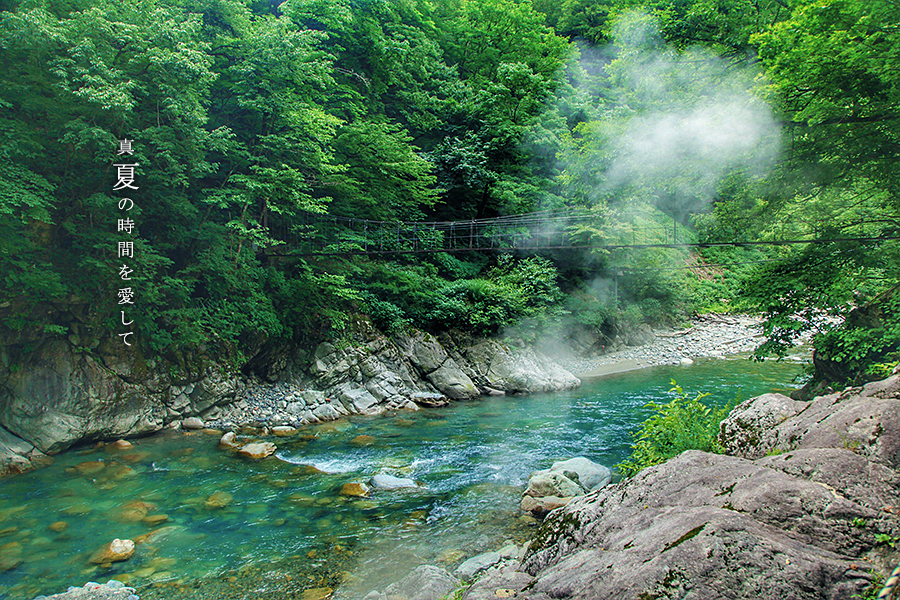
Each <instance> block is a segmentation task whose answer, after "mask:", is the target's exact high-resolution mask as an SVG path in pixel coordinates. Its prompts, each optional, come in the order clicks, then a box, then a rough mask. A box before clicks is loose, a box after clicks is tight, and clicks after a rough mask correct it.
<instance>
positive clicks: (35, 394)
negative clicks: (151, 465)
mask: <svg viewBox="0 0 900 600" xmlns="http://www.w3.org/2000/svg"><path fill="white" fill-rule="evenodd" d="M131 358H132V360H131V361H130V362H129V361H126V360H125V359H124V358H119V357H115V356H105V355H100V354H97V355H94V354H91V353H83V352H76V351H75V349H74V348H73V347H72V346H71V345H70V344H69V343H67V342H66V341H63V340H50V341H46V342H45V343H43V344H42V345H39V346H38V348H37V349H36V350H33V351H31V352H29V353H28V354H27V355H26V354H22V355H18V356H16V357H15V358H13V359H11V361H16V360H17V361H20V363H21V365H22V366H21V367H20V368H17V369H12V368H7V369H6V370H5V371H3V372H0V425H2V427H3V428H5V429H6V430H7V431H8V432H10V433H12V434H13V435H14V436H17V437H18V438H20V439H21V440H24V441H25V442H27V443H28V444H30V445H31V446H32V447H33V448H34V449H36V450H37V451H38V454H34V452H33V451H29V450H27V449H25V448H24V447H22V446H21V444H19V443H18V442H16V443H15V444H14V445H12V446H11V445H10V444H9V442H8V440H7V439H6V438H5V437H4V438H3V439H0V454H7V455H8V453H7V452H6V451H5V450H3V449H4V448H9V449H10V450H12V451H13V453H15V454H17V455H18V456H23V457H25V458H26V459H29V455H30V456H32V457H39V454H40V453H43V454H56V453H58V452H61V451H62V450H65V449H66V448H68V447H69V446H71V445H72V444H74V443H77V442H87V441H94V440H102V439H117V438H121V437H129V436H138V435H142V434H147V433H151V432H154V431H157V430H159V429H162V427H163V426H164V425H165V424H166V423H169V422H172V421H175V420H180V419H181V418H183V417H185V416H189V415H196V414H201V413H203V412H204V411H206V410H208V409H210V408H211V407H213V406H214V405H216V404H227V403H229V402H232V401H233V400H234V399H235V396H236V394H237V393H238V392H239V391H240V390H241V389H243V384H242V383H241V382H240V379H239V378H238V377H236V376H231V375H227V374H225V373H224V372H223V371H222V370H221V369H217V368H215V367H212V366H210V367H204V368H203V370H202V372H196V373H193V374H192V375H186V374H184V373H182V374H181V375H177V376H176V375H168V374H166V375H163V374H162V373H161V372H162V371H164V370H163V369H160V370H159V371H160V372H157V370H156V365H155V364H154V363H153V362H149V363H148V362H144V361H142V360H141V359H139V358H137V357H131ZM20 448H21V449H22V451H21V452H20ZM29 461H30V459H29ZM0 462H5V463H6V464H8V465H9V464H11V463H14V464H13V467H12V468H13V470H15V469H20V466H22V463H21V461H19V460H18V459H15V458H6V459H0ZM7 470H9V468H7Z"/></svg>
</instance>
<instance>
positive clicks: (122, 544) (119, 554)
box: [90, 538, 134, 565]
mask: <svg viewBox="0 0 900 600" xmlns="http://www.w3.org/2000/svg"><path fill="white" fill-rule="evenodd" d="M132 556H134V541H133V540H120V539H118V538H116V539H114V540H113V541H111V542H110V543H108V544H106V545H104V546H101V547H100V548H98V549H97V551H96V552H94V554H92V555H91V558H90V562H92V563H94V564H96V565H102V564H107V563H113V562H121V561H123V560H128V559H129V558H131V557H132Z"/></svg>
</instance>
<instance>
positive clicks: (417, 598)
mask: <svg viewBox="0 0 900 600" xmlns="http://www.w3.org/2000/svg"><path fill="white" fill-rule="evenodd" d="M460 583H461V582H460V581H459V579H457V578H456V577H454V576H453V575H451V574H450V573H448V572H447V571H446V570H445V569H441V568H439V567H433V566H431V565H421V566H418V567H416V568H415V569H413V571H412V572H411V573H410V574H409V575H407V576H406V577H404V578H403V579H401V580H400V581H398V582H396V583H392V584H391V585H389V586H388V587H387V588H386V589H385V590H384V593H379V592H377V591H373V592H371V593H369V594H367V595H366V597H365V600H389V599H393V598H402V599H403V600H440V599H441V598H444V597H445V596H446V595H447V594H449V593H450V592H452V591H453V590H454V589H456V588H457V587H458V586H459V585H460Z"/></svg>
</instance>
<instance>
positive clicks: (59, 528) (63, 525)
mask: <svg viewBox="0 0 900 600" xmlns="http://www.w3.org/2000/svg"><path fill="white" fill-rule="evenodd" d="M68 528H69V524H68V523H67V522H65V521H54V522H53V523H50V525H48V526H47V529H49V530H50V531H55V532H57V533H61V532H63V531H65V530H66V529H68Z"/></svg>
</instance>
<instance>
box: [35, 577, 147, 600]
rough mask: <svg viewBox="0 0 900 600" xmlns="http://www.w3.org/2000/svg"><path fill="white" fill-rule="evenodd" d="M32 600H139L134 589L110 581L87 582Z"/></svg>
mask: <svg viewBox="0 0 900 600" xmlns="http://www.w3.org/2000/svg"><path fill="white" fill-rule="evenodd" d="M34 600H139V598H138V596H137V595H136V594H135V593H134V588H130V587H125V584H123V583H122V582H120V581H115V580H113V579H110V580H109V581H108V582H106V583H94V582H93V581H89V582H88V583H86V584H84V586H82V587H70V588H69V589H68V590H67V591H65V592H62V593H60V594H53V595H52V596H38V597H37V598H35V599H34Z"/></svg>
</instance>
